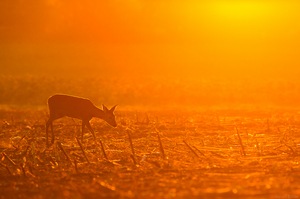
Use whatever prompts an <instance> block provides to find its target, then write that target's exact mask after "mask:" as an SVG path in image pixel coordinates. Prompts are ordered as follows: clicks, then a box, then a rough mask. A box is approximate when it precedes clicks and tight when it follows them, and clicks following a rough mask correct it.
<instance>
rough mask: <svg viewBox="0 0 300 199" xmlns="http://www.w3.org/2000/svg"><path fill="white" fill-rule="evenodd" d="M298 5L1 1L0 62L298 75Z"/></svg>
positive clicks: (55, 70)
mask: <svg viewBox="0 0 300 199" xmlns="http://www.w3.org/2000/svg"><path fill="white" fill-rule="evenodd" d="M299 8H300V6H299V3H298V2H297V1H283V0H278V1H250V0H241V1H233V0H219V1H193V0H188V1H168V0H162V1H150V0H130V1H117V0H114V1H92V0H87V1H84V2H82V1H79V0H75V1H69V0H65V1H58V0H42V1H39V2H36V1H33V0H30V1H8V0H5V1H1V3H0V9H1V12H0V16H1V17H0V20H1V21H0V30H1V31H0V40H1V42H0V45H1V54H0V64H1V66H2V67H4V69H3V72H4V73H5V74H17V73H18V74H23V73H27V74H31V73H33V74H35V73H36V74H41V73H42V74H50V75H62V76H65V75H69V74H71V75H75V76H81V75H82V74H85V75H90V74H93V75H95V76H97V75H99V76H102V77H105V76H106V77H107V78H110V77H112V76H114V77H115V78H118V77H122V78H124V77H127V78H129V79H130V78H133V77H144V76H153V77H163V78H165V77H167V78H168V79H173V80H175V79H181V80H182V79H183V80H186V79H187V80H190V79H197V80H199V79H203V78H204V79H206V80H207V79H208V81H216V80H222V81H223V80H225V81H245V80H246V82H251V83H254V84H261V85H262V86H263V84H264V83H265V81H266V80H268V81H279V80H280V81H281V82H282V81H283V82H289V83H292V84H298V83H299V81H298V76H299V72H300V69H299V67H298V66H299V65H300V63H299V62H300V61H299V57H300V52H299V51H300V50H299V46H300V42H299V33H300V24H299V23H298V22H299V19H300V12H298V11H299ZM141 79H143V78H141ZM198 82H199V81H198ZM200 82H201V81H200Z"/></svg>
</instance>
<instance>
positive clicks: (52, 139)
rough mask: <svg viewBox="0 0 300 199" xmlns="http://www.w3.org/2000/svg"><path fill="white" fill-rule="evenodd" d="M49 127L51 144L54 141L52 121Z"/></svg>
mask: <svg viewBox="0 0 300 199" xmlns="http://www.w3.org/2000/svg"><path fill="white" fill-rule="evenodd" d="M50 127H51V133H52V138H51V143H52V144H53V143H54V132H53V122H51V125H50Z"/></svg>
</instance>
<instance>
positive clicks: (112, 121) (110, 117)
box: [102, 105, 117, 127]
mask: <svg viewBox="0 0 300 199" xmlns="http://www.w3.org/2000/svg"><path fill="white" fill-rule="evenodd" d="M102 106H103V113H104V117H103V120H105V121H106V122H107V123H108V124H109V125H111V126H113V127H116V126H117V123H116V118H115V115H114V111H115V108H116V106H117V105H115V106H113V107H112V108H111V109H108V108H107V107H106V106H105V105H102Z"/></svg>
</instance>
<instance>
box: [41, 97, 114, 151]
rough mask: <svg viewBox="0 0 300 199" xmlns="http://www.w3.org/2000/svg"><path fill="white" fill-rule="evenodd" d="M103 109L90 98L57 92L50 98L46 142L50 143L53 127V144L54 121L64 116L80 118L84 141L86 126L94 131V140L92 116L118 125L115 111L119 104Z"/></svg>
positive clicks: (52, 140) (112, 124)
mask: <svg viewBox="0 0 300 199" xmlns="http://www.w3.org/2000/svg"><path fill="white" fill-rule="evenodd" d="M102 106H103V110H101V109H100V108H98V107H96V106H95V105H94V104H93V103H92V102H91V101H90V100H89V99H86V98H81V97H77V96H72V95H64V94H55V95H53V96H51V97H49V98H48V107H49V114H50V115H49V119H48V121H47V122H46V144H47V146H49V145H48V129H49V126H50V128H51V133H52V139H51V144H53V143H54V133H53V121H54V120H57V119H59V118H62V117H65V116H67V117H71V118H76V119H80V120H81V121H82V130H81V141H83V134H84V128H85V126H86V127H87V128H88V129H89V131H90V132H91V133H92V135H93V138H94V140H95V141H96V136H95V132H94V130H93V128H92V127H91V124H90V120H91V119H92V118H94V117H95V118H100V119H102V120H104V121H106V122H107V123H108V124H109V125H110V126H112V127H117V123H116V119H115V115H114V111H115V108H116V106H117V105H115V106H113V107H112V108H111V109H108V108H107V107H106V106H105V105H102Z"/></svg>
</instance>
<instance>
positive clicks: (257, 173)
mask: <svg viewBox="0 0 300 199" xmlns="http://www.w3.org/2000/svg"><path fill="white" fill-rule="evenodd" d="M137 118H139V119H137ZM46 119H47V117H46V111H38V110H36V111H34V110H33V111H17V110H15V111H1V115H0V122H1V123H0V124H1V127H0V150H1V155H0V158H1V161H0V176H1V177H0V193H1V194H0V195H1V196H0V197H1V198H20V197H22V198H71V197H72V198H100V197H104V198H105V197H106V198H199V197H203V198H209V197H214V198H233V197H243V198H253V197H258V198H259V197H260V198H299V197H300V163H299V162H300V158H299V153H300V115H299V114H298V113H297V112H291V111H290V112H283V111H281V112H278V111H271V112H270V111H269V112H247V111H240V112H230V111H220V112H217V111H214V112H212V111H211V112H202V113H201V112H198V113H188V112H148V113H137V112H130V111H119V112H117V120H118V123H119V124H120V125H119V126H118V127H117V128H115V129H114V128H110V127H108V126H107V125H106V124H104V123H103V122H101V121H99V120H96V119H95V120H93V121H92V126H93V128H94V129H95V132H96V136H97V138H98V139H101V140H102V143H103V149H102V147H101V146H99V145H98V144H97V143H95V141H94V139H93V137H92V135H91V134H90V133H88V132H87V133H86V134H85V135H84V140H83V142H82V143H80V141H79V140H78V141H77V140H76V138H75V137H76V136H78V137H80V122H79V121H76V120H72V119H62V120H59V121H57V122H55V123H54V129H55V134H56V141H55V143H54V144H53V145H52V146H50V147H49V148H47V147H46V140H45V128H44V122H45V120H46ZM236 129H238V131H237V130H236ZM129 135H130V137H128V136H129ZM129 140H131V143H130V141H129ZM80 145H81V146H80ZM103 152H105V154H106V157H107V158H105V156H104V155H103Z"/></svg>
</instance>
